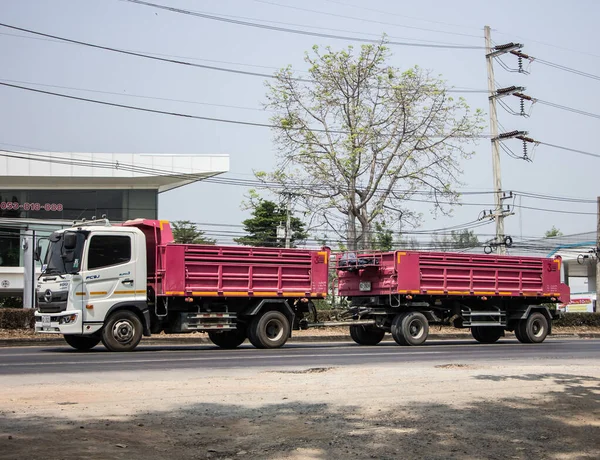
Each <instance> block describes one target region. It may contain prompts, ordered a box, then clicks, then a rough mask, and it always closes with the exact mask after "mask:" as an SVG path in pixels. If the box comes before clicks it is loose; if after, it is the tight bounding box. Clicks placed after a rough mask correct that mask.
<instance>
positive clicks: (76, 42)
mask: <svg viewBox="0 0 600 460" xmlns="http://www.w3.org/2000/svg"><path fill="white" fill-rule="evenodd" d="M122 1H127V0H122ZM0 27H6V28H9V29H14V30H19V31H21V32H26V33H30V34H33V35H39V36H42V37H49V38H51V39H52V41H56V42H57V43H69V44H72V45H81V46H87V47H90V48H96V49H102V50H105V51H111V52H114V53H120V54H125V55H129V56H135V57H140V58H144V59H151V60H154V61H160V62H167V63H171V64H178V65H185V66H189V67H197V68H200V69H206V70H214V71H218V72H228V73H233V74H240V75H247V76H252V77H261V78H270V79H277V78H278V77H277V75H273V74H266V73H260V72H249V71H245V70H238V69H231V68H227V67H218V66H211V65H205V64H196V63H193V62H188V61H182V60H179V59H167V58H165V57H160V56H161V55H160V54H157V53H143V52H140V51H131V50H124V49H120V48H114V47H110V46H103V45H97V44H95V43H90V42H84V41H80V40H74V39H71V38H66V37H60V36H58V35H51V34H46V33H43V32H38V31H35V30H32V29H25V28H23V27H16V26H11V25H9V24H2V23H0ZM15 36H16V37H20V38H31V37H22V36H19V35H15ZM162 56H168V55H162ZM188 59H197V58H188ZM217 62H219V61H217ZM233 64H235V65H245V64H236V63H233ZM257 67H263V66H257ZM291 80H293V81H298V82H303V83H314V80H312V79H309V78H298V77H291ZM7 81H8V80H7ZM445 92H447V93H487V91H486V90H479V89H452V88H450V89H446V90H445Z"/></svg>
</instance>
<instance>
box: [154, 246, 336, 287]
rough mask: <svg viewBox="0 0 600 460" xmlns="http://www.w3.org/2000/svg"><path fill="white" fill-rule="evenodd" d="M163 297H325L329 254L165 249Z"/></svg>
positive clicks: (238, 248)
mask: <svg viewBox="0 0 600 460" xmlns="http://www.w3.org/2000/svg"><path fill="white" fill-rule="evenodd" d="M165 258H166V260H165V262H166V264H165V283H164V286H165V289H164V290H165V294H167V295H189V296H224V297H231V296H237V297H240V296H244V297H245V296H256V297H278V296H284V297H305V296H306V297H324V296H325V295H326V293H327V277H328V271H327V264H328V258H329V252H328V251H311V250H304V249H279V248H256V247H248V246H208V245H192V244H190V245H183V244H170V245H167V246H166V251H165Z"/></svg>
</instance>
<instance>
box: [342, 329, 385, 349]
mask: <svg viewBox="0 0 600 460" xmlns="http://www.w3.org/2000/svg"><path fill="white" fill-rule="evenodd" d="M384 336H385V331H384V330H383V329H379V328H377V327H375V326H350V337H352V340H354V341H355V342H356V343H358V344H359V345H377V344H378V343H379V342H381V341H382V340H383V337H384Z"/></svg>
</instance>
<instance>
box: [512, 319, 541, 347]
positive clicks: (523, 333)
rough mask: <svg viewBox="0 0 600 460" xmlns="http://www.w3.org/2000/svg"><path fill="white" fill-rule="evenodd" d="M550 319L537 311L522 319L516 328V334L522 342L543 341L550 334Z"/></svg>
mask: <svg viewBox="0 0 600 460" xmlns="http://www.w3.org/2000/svg"><path fill="white" fill-rule="evenodd" d="M548 330H549V328H548V319H547V318H546V317H545V316H544V315H543V314H541V313H539V312H535V313H532V314H531V315H529V317H528V318H527V319H521V320H519V322H518V323H517V327H516V328H515V336H516V337H517V339H518V340H519V342H521V343H541V342H543V341H544V340H545V339H546V336H547V335H548Z"/></svg>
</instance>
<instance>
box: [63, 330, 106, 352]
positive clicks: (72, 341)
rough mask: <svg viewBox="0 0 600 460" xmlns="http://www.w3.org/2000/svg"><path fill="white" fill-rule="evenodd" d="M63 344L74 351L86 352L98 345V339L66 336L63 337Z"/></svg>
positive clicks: (88, 336)
mask: <svg viewBox="0 0 600 460" xmlns="http://www.w3.org/2000/svg"><path fill="white" fill-rule="evenodd" d="M64 338H65V342H67V343H68V344H69V345H71V346H72V347H73V348H75V350H79V351H88V350H91V349H92V348H94V347H95V346H96V345H98V344H99V343H100V337H95V336H93V335H74V334H67V335H65V336H64Z"/></svg>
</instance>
